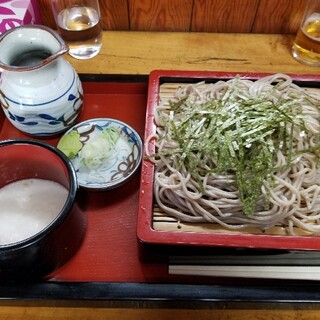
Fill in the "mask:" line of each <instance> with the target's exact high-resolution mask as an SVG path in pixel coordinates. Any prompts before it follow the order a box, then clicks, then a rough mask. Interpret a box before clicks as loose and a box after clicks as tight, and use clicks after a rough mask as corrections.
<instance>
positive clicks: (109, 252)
mask: <svg viewBox="0 0 320 320" xmlns="http://www.w3.org/2000/svg"><path fill="white" fill-rule="evenodd" d="M156 75H157V73H154V74H153V75H152V77H151V78H150V81H151V82H150V83H151V87H150V91H149V107H150V103H152V101H155V99H157V89H156V88H157V86H154V85H153V81H156V82H157V81H158V80H160V78H159V77H158V76H156ZM167 75H168V76H170V77H171V76H173V77H175V76H177V73H174V72H173V73H171V72H169V73H167ZM185 75H186V76H187V77H190V76H194V73H186V74H185ZM201 75H203V74H202V73H201V74H199V77H200V76H201ZM208 75H210V74H208ZM81 79H82V83H83V87H84V111H83V113H82V114H81V117H80V119H79V120H78V122H80V121H83V120H86V119H90V118H97V117H104V118H115V119H119V120H121V121H124V122H126V123H128V124H129V125H130V126H132V127H133V128H134V129H135V130H136V131H137V132H138V133H139V134H140V136H141V137H142V138H143V135H144V133H145V119H146V107H147V102H148V99H147V94H148V82H147V79H146V78H145V77H134V78H132V77H128V76H104V75H101V76H98V75H81ZM312 81H313V80H312ZM154 84H155V83H154ZM153 103H154V102H153ZM148 117H149V116H148V115H147V119H148ZM150 120H151V119H149V120H147V121H148V124H149V126H150ZM151 122H152V121H151ZM8 138H30V137H28V136H26V135H24V134H23V133H21V132H19V131H18V130H17V129H15V128H14V127H13V126H12V125H11V124H10V123H9V121H8V120H7V119H6V118H5V116H4V114H3V112H2V111H0V139H8ZM43 140H45V141H47V142H49V143H51V144H53V145H56V144H57V142H58V140H59V137H57V138H52V139H43ZM144 166H145V164H143V165H142V169H141V170H140V171H139V172H137V173H136V175H135V176H134V177H133V179H132V180H130V181H129V182H128V183H126V184H125V185H123V186H121V187H119V188H117V189H114V190H111V191H103V192H89V191H84V190H82V191H81V192H80V196H81V205H82V207H83V209H84V210H85V211H86V213H87V215H88V229H87V233H86V236H85V239H84V241H83V243H82V245H81V247H80V249H79V250H78V252H77V253H76V254H75V256H74V257H73V258H72V259H71V260H70V261H68V262H67V263H66V264H65V265H64V266H63V267H62V268H60V269H59V270H58V271H57V272H55V273H54V274H51V275H49V276H48V278H47V279H43V281H39V282H37V283H34V282H32V283H30V282H29V281H28V279H26V281H25V282H23V283H21V282H19V283H1V285H0V300H1V301H5V303H9V302H10V301H12V302H13V303H16V302H15V301H17V300H19V301H27V303H28V304H30V303H31V304H34V305H41V306H43V305H46V304H47V303H48V304H51V302H50V301H52V300H54V301H56V300H58V301H60V302H61V303H65V302H66V303H67V305H68V306H70V303H71V305H76V306H78V305H79V304H80V305H81V306H83V305H84V303H85V302H84V301H86V302H89V303H91V302H93V305H94V306H95V305H96V303H97V302H98V301H99V302H102V303H103V305H104V303H106V305H107V306H108V305H109V304H108V303H109V302H111V303H112V302H114V301H122V302H123V303H125V302H128V303H129V306H132V302H133V301H144V304H143V306H146V303H149V302H150V303H151V304H152V305H156V306H159V304H158V303H165V305H166V306H168V305H169V304H168V303H169V302H170V301H173V303H174V304H173V305H172V306H173V307H177V305H178V304H177V303H179V301H180V302H182V303H183V302H184V301H187V305H185V304H182V305H180V306H187V307H190V305H189V302H190V301H193V302H201V303H202V302H206V303H210V302H213V303H216V302H223V303H224V302H226V301H228V302H229V301H230V302H232V301H235V302H239V301H244V302H246V301H250V302H266V301H268V302H310V301H312V302H315V301H320V293H319V292H318V287H317V286H316V287H314V285H313V283H309V284H306V283H305V282H298V283H297V282H294V283H292V281H281V282H279V281H277V282H274V281H270V280H267V281H264V279H259V280H258V279H235V278H230V279H229V278H217V277H195V276H188V275H186V276H184V275H169V274H168V261H167V260H151V259H150V258H149V255H150V256H151V258H153V257H157V258H159V257H160V258H161V259H163V257H164V256H165V258H167V257H168V256H169V255H176V253H177V252H180V253H184V251H183V250H181V246H179V248H178V251H176V250H175V248H174V246H171V245H170V246H167V245H164V246H162V244H168V243H169V244H172V243H174V244H176V243H178V241H177V239H175V238H174V237H171V235H170V234H167V233H164V234H163V235H162V236H161V237H164V238H161V237H160V238H159V237H158V235H157V234H158V233H154V232H153V230H152V229H151V228H150V224H149V216H145V215H144V213H143V214H142V211H141V210H142V209H143V208H142V207H141V206H142V205H146V206H151V204H152V193H151V191H150V190H149V189H148V188H146V182H148V181H146V180H145V178H146V176H145V174H146V173H147V171H144V170H145V167H144ZM148 170H150V168H149V169H148ZM141 172H143V174H142V176H141ZM140 182H141V183H140ZM140 186H142V187H143V188H145V190H146V191H147V194H149V196H150V198H148V200H147V201H145V203H141V202H140V203H139V197H140V195H141V192H140ZM142 200H143V199H142ZM143 212H144V211H143ZM138 213H139V229H138V230H139V235H140V236H141V235H143V236H146V240H148V241H150V244H151V246H150V247H149V245H148V244H149V243H144V242H141V241H140V240H139V239H138V237H137V224H138ZM141 214H142V216H141ZM141 224H145V226H142V225H141ZM150 232H151V233H150ZM179 237H180V236H179ZM188 237H189V234H188V235H187V237H186V238H185V239H182V243H187V242H188V241H189V240H188V239H189V238H188ZM198 243H199V242H198ZM158 244H160V246H158ZM169 247H170V248H169ZM171 249H173V250H171ZM198 249H199V247H198V248H197V252H198V253H200V254H201V253H202V251H201V250H198ZM187 252H190V251H189V249H187ZM144 253H147V254H148V255H146V254H144ZM150 253H151V254H150ZM214 253H215V252H213V254H214ZM218 253H219V252H218ZM220 253H221V252H220ZM223 253H224V254H225V253H226V251H225V248H224V249H223ZM229 253H230V252H229ZM231 254H232V252H231ZM254 254H255V253H254ZM284 254H286V252H284ZM145 257H147V258H148V259H149V261H146V259H144V258H145ZM313 257H315V259H316V260H317V262H318V263H320V257H319V255H316V256H313ZM284 259H286V258H284ZM292 285H294V290H292ZM297 288H299V294H296V291H297ZM19 303H20V302H19ZM54 303H56V302H54ZM90 305H91V304H90ZM99 305H100V304H99ZM160 305H163V304H160Z"/></svg>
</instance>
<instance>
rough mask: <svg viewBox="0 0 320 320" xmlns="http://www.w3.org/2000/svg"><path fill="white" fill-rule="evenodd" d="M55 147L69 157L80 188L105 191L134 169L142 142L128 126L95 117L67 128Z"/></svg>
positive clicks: (121, 182) (116, 185) (117, 121)
mask: <svg viewBox="0 0 320 320" xmlns="http://www.w3.org/2000/svg"><path fill="white" fill-rule="evenodd" d="M58 148H59V149H60V150H61V151H63V152H64V153H65V154H66V155H67V157H68V158H69V159H70V160H71V162H72V164H73V166H74V168H75V170H76V174H77V177H78V183H79V185H80V187H82V188H85V189H90V190H108V189H113V188H116V187H119V186H121V185H122V184H124V183H125V182H126V181H128V180H129V179H130V178H131V177H132V176H133V175H134V173H135V172H136V171H137V169H138V167H139V165H140V163H141V158H142V141H141V138H140V136H139V135H138V133H137V132H136V131H135V130H134V129H133V128H131V127H130V126H129V125H127V124H125V123H123V122H121V121H119V120H115V119H109V118H96V119H90V120H87V121H83V122H81V123H79V124H77V125H75V126H73V127H72V128H71V129H69V130H68V131H67V132H66V133H65V134H64V135H63V136H62V138H61V139H60V141H59V143H58Z"/></svg>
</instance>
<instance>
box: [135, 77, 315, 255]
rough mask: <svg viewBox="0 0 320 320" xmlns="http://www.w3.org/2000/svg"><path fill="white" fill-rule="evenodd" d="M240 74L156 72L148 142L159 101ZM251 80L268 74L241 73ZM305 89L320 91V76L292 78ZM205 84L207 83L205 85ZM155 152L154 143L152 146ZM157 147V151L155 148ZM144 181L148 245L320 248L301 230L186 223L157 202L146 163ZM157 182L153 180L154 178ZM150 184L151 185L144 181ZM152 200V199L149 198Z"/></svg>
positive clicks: (142, 225)
mask: <svg viewBox="0 0 320 320" xmlns="http://www.w3.org/2000/svg"><path fill="white" fill-rule="evenodd" d="M237 74H238V73H219V72H216V73H214V72H183V71H182V72H181V71H154V72H153V73H151V76H150V79H149V96H148V107H147V117H146V132H145V139H146V137H147V136H149V135H150V134H151V133H152V132H154V130H155V124H154V121H153V110H154V107H155V106H156V104H157V103H158V101H159V100H160V99H161V100H162V101H168V100H170V99H171V98H172V97H173V94H174V93H175V92H176V90H177V89H178V88H179V87H181V86H185V85H186V84H188V83H197V82H200V81H206V82H216V81H218V80H227V79H230V78H232V77H234V76H235V75H237ZM239 74H240V76H241V77H243V78H247V79H253V80H254V79H258V78H261V77H263V76H266V75H267V74H252V73H251V74H250V73H249V74H241V73H239ZM291 77H292V78H293V79H294V80H295V81H296V82H297V83H298V84H299V85H301V86H304V87H306V88H310V90H319V85H320V84H319V81H320V77H319V76H310V75H302V76H301V75H300V76H297V75H291ZM203 85H205V83H204V84H203ZM148 148H149V150H151V151H152V150H154V145H152V142H151V143H150V144H149V146H148ZM152 148H153V149H152ZM143 169H144V170H143V171H142V180H141V185H142V187H141V190H142V194H140V212H139V218H138V222H139V224H138V237H139V238H140V240H141V241H143V242H145V243H158V244H185V245H190V244H192V245H206V246H231V247H254V248H270V249H320V239H319V238H317V237H313V236H312V237H311V236H308V235H307V234H306V233H304V232H303V231H301V230H297V232H296V233H297V236H287V235H286V232H285V229H284V228H282V227H281V226H278V227H277V226H276V227H274V228H272V229H269V230H268V231H267V232H262V231H261V230H259V229H257V228H247V229H244V230H239V231H230V230H226V229H225V228H223V227H221V226H220V225H217V224H212V223H185V222H180V221H177V220H176V219H175V218H173V217H171V216H168V215H167V214H166V213H164V212H162V211H161V210H160V208H159V207H157V205H156V204H155V203H154V201H153V194H152V193H153V190H152V186H151V185H152V184H153V180H151V176H152V175H153V165H152V164H150V162H148V160H144V163H143ZM152 179H153V178H152ZM145 181H147V182H148V183H147V184H144V182H145ZM148 197H149V199H148Z"/></svg>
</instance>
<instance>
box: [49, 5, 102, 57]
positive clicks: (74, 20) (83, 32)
mask: <svg viewBox="0 0 320 320" xmlns="http://www.w3.org/2000/svg"><path fill="white" fill-rule="evenodd" d="M51 6H52V12H53V15H54V18H55V21H56V25H57V30H58V33H59V34H60V36H61V37H62V39H63V40H64V41H65V42H66V43H67V44H68V46H69V54H70V55H71V56H72V57H74V58H77V59H89V58H92V57H94V56H96V55H97V54H98V53H99V52H100V49H101V46H102V24H101V21H100V8H99V1H98V0H52V1H51Z"/></svg>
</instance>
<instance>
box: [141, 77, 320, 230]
mask: <svg viewBox="0 0 320 320" xmlns="http://www.w3.org/2000/svg"><path fill="white" fill-rule="evenodd" d="M319 106H320V93H317V92H316V91H311V90H310V91H306V90H305V89H302V88H300V87H299V86H297V85H295V84H294V83H293V81H292V79H291V78H290V77H289V76H287V75H284V74H276V75H273V76H268V77H264V78H262V79H260V80H257V81H251V80H247V79H241V78H240V77H235V78H234V79H231V80H227V81H218V82H216V83H197V84H187V85H185V86H181V87H180V88H179V89H178V90H177V91H176V92H175V94H174V97H172V99H170V101H160V102H159V105H158V106H157V107H156V110H155V122H156V124H157V131H156V134H155V135H151V136H150V137H149V139H148V141H146V146H147V145H148V143H149V142H150V140H152V139H155V143H156V153H155V154H150V153H149V151H148V150H147V151H146V152H147V154H148V157H149V159H150V160H151V161H153V162H154V163H155V183H154V195H155V199H156V202H157V204H158V206H159V207H160V208H161V210H163V211H164V212H165V213H166V214H168V215H169V216H173V217H175V218H176V219H177V220H178V221H185V222H197V223H199V222H206V223H215V224H219V225H221V226H223V227H225V228H227V229H232V230H239V229H243V228H247V227H257V228H259V229H262V230H266V229H268V228H271V227H274V226H284V227H286V228H287V231H288V233H289V234H294V232H295V231H294V230H295V229H296V228H300V229H302V230H305V231H307V232H308V233H310V234H315V235H317V234H319V235H320V167H319V151H320V148H319V146H320V144H319V138H320V108H319ZM233 165H235V167H232V166H233ZM241 170H242V171H241Z"/></svg>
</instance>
